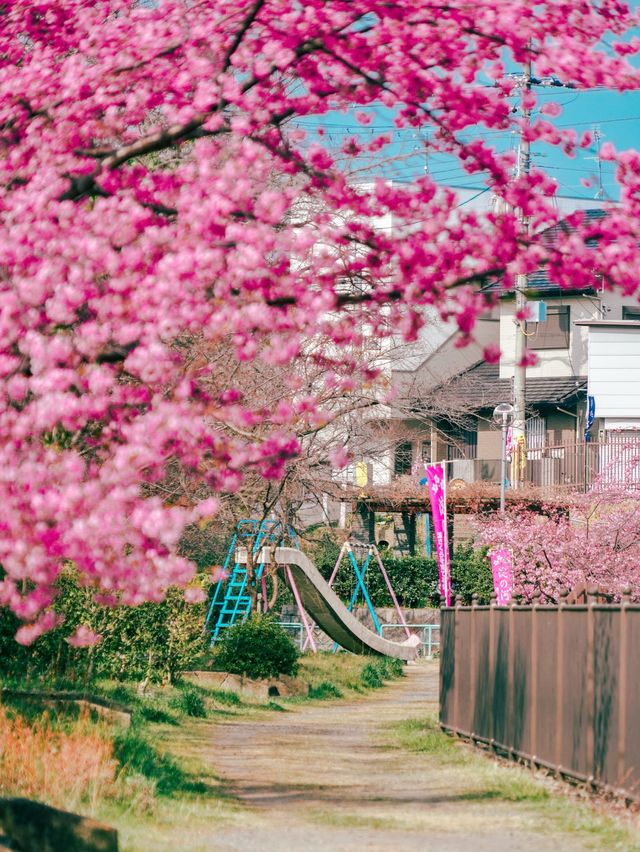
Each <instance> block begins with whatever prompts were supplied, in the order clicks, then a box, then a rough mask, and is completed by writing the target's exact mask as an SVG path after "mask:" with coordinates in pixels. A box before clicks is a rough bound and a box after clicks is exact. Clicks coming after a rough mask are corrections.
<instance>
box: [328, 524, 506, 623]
mask: <svg viewBox="0 0 640 852" xmlns="http://www.w3.org/2000/svg"><path fill="white" fill-rule="evenodd" d="M339 552H340V548H339V544H338V542H337V539H336V537H335V534H334V533H333V532H331V531H329V530H327V531H326V532H325V533H324V534H323V535H321V536H318V537H317V538H316V540H315V541H314V542H313V545H312V555H313V557H314V558H315V560H316V565H317V566H318V569H319V571H320V572H321V574H322V575H323V576H324V577H325V579H328V578H329V576H330V575H331V573H332V571H333V569H334V566H335V562H336V559H337V557H338V553H339ZM486 553H487V549H486V548H479V549H476V548H474V547H473V545H472V544H463V545H460V546H458V547H457V548H456V550H455V552H454V554H453V559H452V560H451V579H452V583H453V591H454V594H456V595H462V597H463V599H464V600H470V599H471V596H472V595H474V594H476V595H478V597H479V598H480V599H481V600H483V601H487V602H488V601H489V598H490V596H491V593H492V591H493V580H492V577H491V567H490V565H489V561H488V559H487V555H486ZM382 561H383V564H384V567H385V570H386V572H387V574H388V576H389V579H390V580H391V585H392V586H393V589H394V592H395V594H396V597H397V599H398V602H399V604H400V606H402V607H405V608H411V609H414V608H417V607H426V606H439V605H440V589H439V575H438V563H437V560H436V559H435V557H426V556H402V557H394V556H392V555H391V554H382ZM366 585H367V591H368V593H369V597H370V598H371V602H372V603H373V605H374V606H375V607H383V606H384V607H389V606H393V601H392V599H391V595H390V594H389V590H388V588H387V586H386V583H385V581H384V578H383V576H382V574H381V573H380V571H379V570H378V567H377V565H376V564H374V563H373V562H371V563H370V564H369V569H368V571H367V577H366ZM334 588H335V591H336V593H337V594H338V596H339V597H340V598H341V599H342V600H350V599H351V595H352V594H353V592H354V591H355V590H356V588H357V581H356V577H355V575H354V572H353V570H352V569H351V568H350V567H349V565H348V562H347V560H346V559H345V560H344V561H343V564H342V566H341V568H340V570H339V571H338V576H337V577H336V582H335V585H334ZM357 600H358V602H363V597H362V592H360V593H359V595H358V598H357Z"/></svg>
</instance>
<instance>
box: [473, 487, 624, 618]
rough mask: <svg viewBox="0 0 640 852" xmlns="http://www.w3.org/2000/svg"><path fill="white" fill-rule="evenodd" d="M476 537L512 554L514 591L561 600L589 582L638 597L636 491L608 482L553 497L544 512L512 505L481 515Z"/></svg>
mask: <svg viewBox="0 0 640 852" xmlns="http://www.w3.org/2000/svg"><path fill="white" fill-rule="evenodd" d="M477 528H478V542H479V543H482V544H485V545H488V546H489V547H507V548H509V549H510V550H511V552H512V554H513V562H514V581H515V582H514V594H516V595H522V596H523V597H524V599H525V600H527V601H531V599H532V597H533V595H535V594H537V593H540V594H541V596H542V600H546V601H552V602H557V601H558V600H559V597H560V592H561V591H562V590H563V589H566V590H570V589H572V588H574V587H575V586H579V585H582V584H586V585H587V586H596V587H599V588H601V589H604V590H606V591H607V592H610V593H612V594H613V595H614V597H615V598H616V599H619V598H620V595H621V594H622V592H623V590H624V589H625V588H630V589H631V593H632V595H633V597H634V599H636V600H638V599H640V501H638V495H637V492H634V491H633V490H628V489H625V488H620V489H617V488H614V487H608V488H607V487H605V488H602V489H599V490H595V491H591V492H589V493H587V494H575V495H571V496H570V497H567V498H565V499H563V500H561V501H557V502H550V503H548V504H547V505H546V506H544V507H543V509H542V513H539V512H534V511H532V510H529V509H516V508H513V509H509V510H508V511H507V512H505V514H504V515H500V514H498V513H495V514H492V515H488V516H485V517H481V518H480V519H479V520H478V522H477Z"/></svg>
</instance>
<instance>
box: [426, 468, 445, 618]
mask: <svg viewBox="0 0 640 852" xmlns="http://www.w3.org/2000/svg"><path fill="white" fill-rule="evenodd" d="M425 471H426V474H427V483H428V485H429V497H430V499H431V522H432V524H433V537H434V539H435V543H436V554H437V556H438V574H439V575H440V594H441V596H442V597H443V598H444V601H445V604H446V605H447V606H451V566H450V564H449V533H448V530H447V477H446V473H445V469H444V465H443V464H442V465H439V464H433V465H426V466H425Z"/></svg>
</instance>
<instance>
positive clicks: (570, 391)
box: [414, 361, 587, 415]
mask: <svg viewBox="0 0 640 852" xmlns="http://www.w3.org/2000/svg"><path fill="white" fill-rule="evenodd" d="M499 375H500V371H499V367H498V365H497V364H487V363H486V362H485V361H479V362H478V363H477V364H474V366H473V367H470V368H469V369H468V370H465V371H464V372H463V373H460V374H459V375H457V376H455V377H454V378H453V379H451V381H449V382H446V383H445V384H443V385H440V386H439V387H437V388H435V390H434V391H432V392H429V394H428V395H427V396H426V397H425V399H424V400H421V399H416V400H415V401H414V407H415V408H416V409H420V410H423V411H429V410H431V411H433V412H434V413H439V412H442V414H443V415H446V412H447V410H448V409H450V410H451V411H452V413H463V412H472V411H481V410H482V409H487V408H493V407H494V406H496V405H497V404H498V403H499V402H513V382H512V380H511V379H501V378H499ZM586 391H587V379H586V376H548V377H545V376H540V377H536V378H527V405H534V406H544V405H562V404H563V403H564V404H565V405H566V404H568V403H570V402H572V401H573V400H574V399H575V398H577V397H581V396H582V397H583V396H585V395H586Z"/></svg>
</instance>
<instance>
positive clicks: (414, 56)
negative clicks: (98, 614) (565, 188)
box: [0, 0, 640, 642]
mask: <svg viewBox="0 0 640 852" xmlns="http://www.w3.org/2000/svg"><path fill="white" fill-rule="evenodd" d="M636 23H637V18H636V15H635V13H634V12H632V11H630V10H629V8H628V7H627V6H626V5H625V4H624V3H622V2H619V0H600V2H598V3H595V2H589V0H584V2H581V3H575V2H574V0H543V2H540V3H538V4H535V5H532V4H531V3H530V2H528V0H509V2H506V0H478V2H476V3H473V4H470V3H468V2H460V0H447V2H446V3H443V2H440V0H410V2H409V0H396V2H394V1H393V0H391V2H389V0H385V2H378V0H367V2H363V0H305V2H304V3H299V2H294V0H224V2H223V0H190V2H185V0H159V2H158V3H156V4H147V3H145V4H143V3H136V2H133V0H55V2H54V0H5V2H3V3H2V4H1V5H0V152H1V153H0V229H1V231H0V331H1V333H0V375H1V377H2V383H1V386H0V387H1V391H0V394H1V395H0V471H1V472H0V503H1V505H2V513H1V515H0V563H1V564H2V566H3V570H4V579H3V580H2V582H1V583H0V603H2V604H5V605H9V606H10V607H11V608H12V609H13V610H14V611H15V612H16V613H17V614H18V615H19V616H20V617H21V618H23V619H24V620H25V621H26V622H27V625H26V626H25V627H24V628H23V629H22V631H21V633H20V635H19V639H20V640H21V641H25V642H26V641H31V640H33V639H34V638H35V637H36V636H37V635H38V634H39V633H40V632H42V631H43V630H46V629H47V628H49V627H51V626H52V624H53V622H54V620H55V616H54V614H53V613H52V611H51V610H50V609H49V605H50V603H51V601H52V598H53V595H54V590H53V584H54V582H55V578H56V576H57V574H58V572H59V570H60V566H61V564H62V563H63V561H64V560H71V561H72V562H73V563H74V564H75V565H76V566H77V569H78V571H79V572H80V576H82V577H83V578H84V581H85V582H86V583H87V584H89V585H92V586H94V587H95V589H96V594H97V595H98V598H99V600H102V601H104V602H113V601H114V600H115V599H116V598H118V599H121V600H123V601H124V602H127V603H136V602H140V601H143V600H159V599H160V598H161V597H162V596H163V594H164V591H165V590H166V588H167V586H168V585H169V584H171V583H184V582H186V581H187V580H188V578H189V577H190V575H191V572H192V570H193V566H192V565H191V563H190V562H189V561H188V560H186V559H184V558H180V557H179V556H178V555H177V545H178V542H179V539H180V535H181V532H182V530H183V528H184V526H185V524H187V523H191V522H193V521H196V520H197V519H198V518H201V517H206V516H209V515H211V514H212V513H214V512H215V511H216V506H217V501H216V498H215V496H214V497H208V498H207V499H205V500H203V501H201V502H199V503H198V504H197V505H195V506H191V507H184V506H176V505H167V504H166V502H165V501H163V499H162V498H161V497H160V496H159V495H158V494H157V493H154V492H153V488H152V486H153V485H154V484H156V483H158V482H162V481H163V479H164V477H165V476H166V470H167V466H168V465H170V464H178V465H179V466H180V467H181V469H183V470H188V471H190V473H191V474H192V475H193V476H194V477H199V478H201V480H202V482H203V483H205V484H206V486H207V487H208V488H209V489H210V491H211V493H212V494H214V495H215V494H218V493H224V492H225V491H229V490H232V489H234V488H237V487H238V483H239V481H240V479H241V478H242V476H243V475H244V473H245V472H246V471H255V472H257V473H258V474H259V475H261V476H263V477H265V478H267V479H277V478H278V477H280V476H281V475H282V474H283V471H284V469H285V466H286V464H287V461H288V460H289V459H291V458H293V457H295V456H296V454H297V453H298V452H299V449H300V444H299V441H298V440H297V438H296V437H295V434H294V431H293V430H292V429H291V428H290V427H291V423H292V421H293V420H295V419H296V418H297V417H298V416H299V415H300V412H301V411H305V412H309V411H310V409H313V407H314V405H316V404H315V403H314V402H313V400H310V399H309V398H308V397H307V396H306V395H304V396H301V395H300V393H299V392H298V387H297V384H296V378H295V372H292V375H291V388H290V390H291V395H290V399H289V401H288V405H287V406H286V410H285V408H284V407H279V408H278V410H276V411H269V410H263V411H261V412H260V413H256V412H255V411H252V410H251V409H250V408H247V407H245V405H244V404H243V401H242V397H241V395H240V393H239V390H238V388H236V387H235V385H234V382H233V378H232V377H231V378H230V380H229V385H228V387H225V388H224V389H220V388H216V390H215V392H214V391H213V390H212V389H211V388H210V384H208V382H207V378H208V376H210V375H211V372H212V371H215V369H216V366H215V364H211V363H208V362H207V363H202V362H201V361H198V360H193V359H191V358H190V357H188V353H190V352H191V349H190V346H188V345H185V341H187V343H188V342H189V341H191V340H192V339H193V338H194V337H197V338H202V339H203V340H205V341H207V342H208V343H210V344H212V345H215V343H216V342H217V341H219V340H221V339H223V338H226V337H228V336H231V338H232V342H233V356H232V357H233V359H234V361H235V362H237V363H238V364H242V363H244V362H247V361H251V360H253V359H260V360H262V361H263V362H264V363H267V364H277V365H287V364H290V363H293V362H294V361H295V360H296V359H297V358H298V357H299V356H300V352H301V347H302V346H303V344H304V342H305V340H308V339H309V337H310V336H313V335H315V334H320V335H323V336H324V337H325V338H326V339H327V340H329V341H330V345H329V346H327V347H326V348H325V351H323V352H317V353H316V355H315V356H314V357H316V359H317V363H319V364H321V365H322V366H323V369H324V370H325V371H326V376H325V379H324V381H325V383H326V385H327V386H328V387H331V388H334V389H344V390H350V389H351V388H353V387H355V386H356V385H357V384H358V383H360V382H362V381H368V380H370V379H371V378H372V377H371V375H370V372H369V371H368V369H367V367H366V365H365V367H364V368H363V367H362V365H361V364H358V363H356V362H354V360H353V359H352V358H351V357H349V356H348V354H347V355H346V356H343V355H342V354H341V349H342V347H349V346H353V345H354V344H356V345H357V343H358V340H359V339H361V338H362V336H363V335H366V334H371V335H376V334H385V333H386V331H387V329H388V328H389V326H391V327H393V329H394V331H395V332H397V333H401V334H403V335H404V336H405V338H406V339H412V338H415V335H416V334H417V332H418V330H419V329H420V327H421V324H422V322H423V318H422V309H423V306H424V305H435V306H436V307H437V308H438V309H439V311H440V312H441V314H442V316H443V317H445V318H454V319H455V320H456V321H457V323H458V326H459V328H460V333H461V342H462V343H464V342H465V340H468V339H469V338H470V337H471V336H472V335H473V329H474V323H475V319H476V316H477V315H478V313H479V312H480V311H482V310H483V309H484V307H485V306H486V297H485V296H484V295H483V294H482V293H481V292H480V290H479V285H481V284H483V283H485V282H487V281H489V280H491V279H494V278H495V277H496V276H501V277H502V280H503V281H504V284H505V286H506V287H510V286H512V285H513V281H514V277H515V275H516V274H518V273H521V272H529V271H532V270H534V269H536V268H537V267H538V265H539V264H541V263H544V264H546V265H547V267H548V272H549V276H550V278H551V279H552V280H554V281H555V282H557V283H558V284H560V285H561V286H567V287H571V286H584V285H585V283H587V282H591V281H592V280H593V276H594V275H599V276H600V277H601V278H602V279H603V280H604V282H605V285H606V286H619V287H622V288H624V289H625V291H627V292H632V291H633V290H634V289H635V287H636V281H637V276H636V274H635V273H636V270H637V268H638V249H637V245H638V225H637V223H638V221H639V216H638V214H639V213H640V210H639V207H640V193H638V188H639V185H640V177H639V176H640V155H638V153H637V152H635V151H627V152H622V153H617V152H616V151H615V150H613V149H612V147H611V146H605V148H603V151H602V156H603V158H606V159H610V160H613V161H617V162H618V164H619V165H618V180H619V182H620V185H621V205H620V206H619V207H618V208H616V209H615V210H612V211H611V212H610V215H609V216H608V217H607V218H606V219H603V220H600V221H598V222H595V223H593V222H591V223H586V222H583V221H582V220H581V218H580V215H579V214H576V215H575V216H574V217H573V218H572V221H571V224H572V226H573V227H572V228H571V229H567V230H566V232H562V234H561V235H560V238H559V239H558V240H557V241H556V243H555V244H554V246H553V247H549V246H545V245H544V244H543V243H542V242H539V241H538V240H537V239H536V236H535V235H536V233H538V232H539V230H540V229H541V228H542V227H543V226H548V225H552V224H554V223H556V221H557V215H558V214H557V210H556V208H555V205H554V203H553V196H554V193H555V190H556V185H555V183H554V182H553V180H551V179H550V178H549V177H548V176H546V175H545V174H544V173H543V172H542V171H540V170H539V169H538V168H532V169H531V171H530V172H529V173H523V174H521V175H520V176H519V177H518V178H514V177H513V155H512V154H510V153H500V152H497V151H496V150H494V149H493V148H492V147H491V146H490V145H488V144H487V143H485V142H482V141H474V142H470V143H469V142H465V141H464V139H463V135H464V132H465V130H468V129H470V128H474V127H476V126H478V125H482V126H483V128H485V129H490V130H499V131H508V130H509V128H511V127H519V126H520V125H521V124H522V120H523V119H522V118H521V116H520V115H519V114H518V113H514V112H513V111H512V100H510V96H512V95H514V86H515V83H514V80H513V78H512V77H510V76H509V75H508V74H506V73H505V69H506V68H507V67H510V66H512V65H513V63H524V62H527V61H529V60H532V61H533V63H534V67H535V69H536V73H537V74H539V75H543V76H544V75H549V74H554V75H556V76H557V77H558V78H559V79H560V80H561V81H562V82H571V83H572V85H574V86H575V87H576V88H578V89H579V88H589V87H593V86H600V87H609V88H611V89H615V90H618V91H623V90H628V89H634V88H637V87H638V74H637V71H636V70H635V69H634V68H633V67H632V66H631V64H629V61H628V59H629V56H633V55H634V54H635V53H636V51H637V47H638V44H637V40H636V39H634V38H632V37H630V36H628V35H627V33H629V31H630V29H631V28H632V27H633V26H634V25H635V24H636ZM522 98H523V102H524V106H525V108H527V109H529V108H531V109H533V108H534V107H535V103H536V97H535V93H534V92H533V91H529V90H526V91H524V92H523V93H522ZM374 106H375V107H384V108H385V109H387V110H389V111H390V112H391V114H392V115H393V120H394V122H395V124H396V125H397V126H398V127H407V126H409V127H414V128H416V129H429V130H430V133H429V135H428V145H429V147H430V150H432V151H434V152H440V153H442V154H446V155H448V156H451V157H455V158H457V159H458V161H459V162H460V163H461V164H462V166H463V167H464V169H465V170H466V171H467V172H468V173H469V174H477V173H479V174H481V175H483V176H484V178H485V179H486V181H487V184H488V185H491V186H492V187H493V188H494V191H495V192H496V193H497V194H498V195H499V196H500V197H502V198H503V200H504V202H505V205H503V208H502V212H500V213H491V214H487V215H485V216H481V215H480V214H478V213H474V212H465V210H464V209H463V210H457V209H456V205H457V199H456V196H455V193H453V192H451V191H445V190H443V189H440V188H438V186H437V185H436V184H435V183H434V182H433V181H432V180H431V179H430V178H429V176H424V177H422V178H421V179H419V180H417V181H416V182H415V183H414V184H413V185H410V186H393V185H390V184H389V183H388V182H385V181H382V180H379V181H376V182H375V183H374V185H373V187H372V188H371V190H370V191H364V190H363V188H362V187H359V186H357V185H354V184H353V183H351V182H350V181H349V179H348V174H349V168H348V167H347V164H348V163H349V162H351V163H352V164H357V163H358V161H359V157H362V156H363V153H366V154H367V156H369V155H372V154H375V153H376V152H379V153H380V155H381V156H382V155H383V154H384V151H385V148H386V147H387V146H388V144H389V140H388V138H387V137H386V136H385V135H384V134H377V135H374V136H373V137H371V136H367V137H366V138H365V137H364V136H363V135H362V134H354V135H353V137H352V138H349V139H345V141H344V145H343V146H342V151H341V152H338V153H339V156H338V155H337V154H336V153H335V152H332V151H331V150H330V148H329V147H328V146H327V145H326V144H323V139H322V135H321V133H315V132H314V133H308V134H305V131H304V120H305V118H306V117H308V116H315V117H317V116H322V115H325V114H327V113H328V112H330V111H343V112H344V111H348V112H349V113H350V114H352V115H353V118H354V121H356V122H359V123H360V124H361V125H362V126H363V127H365V126H366V125H367V123H368V122H369V120H370V117H371V111H370V110H368V108H369V107H374ZM545 111H546V113H547V114H549V113H550V112H551V113H554V112H557V109H555V110H554V108H553V107H551V108H549V107H545ZM550 117H552V116H551V115H548V116H547V115H545V114H544V113H543V111H542V110H541V111H540V113H539V114H537V115H535V116H534V120H533V121H531V122H530V123H527V125H526V127H524V128H523V132H524V133H525V134H526V135H527V136H528V138H529V139H530V141H531V142H545V143H548V144H551V145H556V146H560V147H562V148H564V149H565V151H567V152H568V153H571V152H572V151H574V150H575V149H576V147H577V146H579V145H588V144H589V141H590V140H589V138H588V136H587V135H584V136H582V137H581V138H578V136H577V135H576V134H575V133H573V132H572V131H570V130H567V129H559V128H557V127H556V126H554V125H553V123H551V122H550V120H549V118H550ZM365 148H366V151H365ZM301 211H304V214H303V215H301ZM309 211H311V214H310V215H309ZM388 214H392V216H393V221H394V225H395V227H394V229H393V231H389V230H380V229H376V228H375V220H376V219H377V218H379V217H382V216H386V215H388ZM523 219H524V220H527V221H528V230H527V231H523V229H522V228H521V221H522V220H523ZM594 241H595V242H596V243H597V245H596V247H595V248H594V247H593V244H594ZM276 404H278V403H276ZM316 407H317V406H316ZM318 416H321V414H318ZM256 417H258V418H259V419H260V420H261V422H262V423H263V424H264V425H265V427H268V428H265V430H264V432H261V434H260V436H259V438H258V439H254V436H253V435H250V436H249V437H245V436H243V435H242V434H241V432H240V430H241V429H242V428H243V427H244V426H246V425H247V424H250V425H255V421H256ZM226 425H234V426H235V427H237V432H236V434H233V435H231V434H230V433H229V430H226V429H225V428H224V427H225V426H226Z"/></svg>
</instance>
